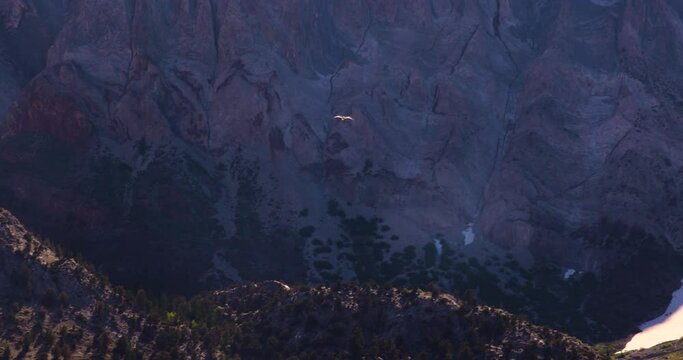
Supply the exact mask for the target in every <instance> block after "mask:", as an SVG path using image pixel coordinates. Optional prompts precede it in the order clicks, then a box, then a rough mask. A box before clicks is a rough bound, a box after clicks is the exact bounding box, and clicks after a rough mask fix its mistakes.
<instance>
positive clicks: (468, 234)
mask: <svg viewBox="0 0 683 360" xmlns="http://www.w3.org/2000/svg"><path fill="white" fill-rule="evenodd" d="M473 225H474V224H472V223H469V224H467V227H466V228H465V230H463V231H462V236H463V237H464V241H465V246H467V245H469V244H471V243H473V242H474V236H475V235H474V230H472V226H473Z"/></svg>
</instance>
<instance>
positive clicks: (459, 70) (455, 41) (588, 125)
mask: <svg viewBox="0 0 683 360" xmlns="http://www.w3.org/2000/svg"><path fill="white" fill-rule="evenodd" d="M0 3H1V4H2V5H1V6H2V10H3V16H4V17H3V19H4V21H5V27H4V30H3V40H4V43H5V44H9V45H6V46H5V48H6V49H3V54H5V57H4V58H8V59H10V60H8V61H7V64H5V65H3V66H2V67H1V69H0V70H1V71H3V74H4V72H6V73H7V74H15V73H17V69H23V67H25V68H26V70H23V72H21V74H22V75H21V76H19V75H12V76H10V75H7V77H2V78H0V84H2V86H7V87H8V89H11V91H7V92H6V93H3V96H4V97H3V101H5V102H6V103H8V104H9V103H11V102H14V105H13V106H11V107H10V108H9V110H8V111H7V114H6V116H5V118H4V120H3V124H2V131H1V133H0V139H1V140H0V169H1V170H2V172H3V174H5V175H4V176H3V177H2V179H0V199H2V201H3V203H4V205H5V206H7V207H10V208H11V209H12V210H13V211H15V212H17V213H19V214H21V215H22V216H23V217H24V218H25V219H27V221H29V222H30V223H32V224H35V225H37V226H38V225H39V228H40V229H41V231H43V232H45V233H46V234H49V235H50V236H51V237H52V238H54V239H55V240H56V241H59V242H63V243H67V244H69V246H72V247H74V248H77V249H79V250H81V251H85V253H86V254H88V256H89V257H90V258H91V259H92V261H94V262H96V263H98V264H101V265H102V266H103V268H104V269H106V271H107V272H108V273H109V274H111V276H112V277H113V278H114V279H115V280H118V281H124V282H127V283H129V284H136V283H137V284H154V285H155V286H157V287H158V288H159V289H163V290H171V291H189V292H191V291H196V290H198V289H201V288H205V287H210V286H215V285H218V284H223V283H225V282H229V281H239V280H245V279H263V278H284V279H286V280H289V279H292V280H301V279H309V280H319V279H321V278H322V279H327V278H347V279H349V278H356V277H359V278H362V276H360V275H359V273H361V272H366V273H373V271H374V270H373V269H374V268H373V267H368V266H366V265H365V264H359V261H360V260H359V259H361V258H364V256H365V255H367V257H368V258H371V259H375V260H376V259H377V258H379V259H384V260H387V261H388V259H389V258H390V256H391V255H390V254H391V253H392V252H394V251H401V250H403V249H404V248H405V247H406V246H417V247H418V249H422V246H423V245H425V244H431V243H432V241H433V239H434V238H438V239H440V240H441V241H443V243H444V244H446V245H448V246H449V247H450V248H455V249H456V250H457V251H459V252H460V251H461V252H465V253H467V252H470V251H472V252H477V251H479V250H476V251H473V250H471V249H472V248H473V247H467V248H461V247H462V245H461V244H462V235H461V232H462V231H463V229H465V228H466V227H467V226H468V224H473V225H472V229H473V231H474V233H475V234H476V241H475V243H476V244H478V245H476V246H484V245H481V244H484V243H486V244H491V245H490V246H491V247H492V248H494V249H496V250H495V251H511V252H512V253H514V254H515V255H516V256H518V257H519V258H520V259H523V260H524V263H525V265H531V264H532V263H533V262H534V261H535V262H536V263H544V262H549V263H553V264H556V265H558V266H560V267H563V268H572V269H576V270H578V271H579V273H582V274H588V273H594V274H597V275H598V281H601V282H603V283H604V284H613V287H599V289H601V291H602V292H598V293H597V294H596V295H593V296H592V297H588V298H587V299H588V300H587V302H586V307H584V306H582V308H586V309H590V310H589V312H591V313H592V314H593V315H595V316H600V314H602V312H601V311H600V309H602V308H604V306H605V304H609V303H614V301H625V302H628V304H626V303H625V304H624V305H625V307H626V305H628V306H631V305H633V304H631V303H630V302H631V301H636V303H637V302H641V300H640V299H641V298H640V296H643V297H644V298H646V299H648V300H650V301H648V302H647V304H651V308H644V309H641V310H640V311H642V312H637V313H635V314H633V317H629V316H621V315H618V316H615V317H614V318H604V319H600V321H602V322H605V323H608V326H609V327H611V328H619V329H622V326H625V327H624V328H628V327H630V326H632V325H633V324H635V323H637V322H638V321H640V320H643V319H644V318H646V317H647V316H649V315H651V314H652V313H656V312H657V310H658V308H659V307H662V306H663V305H664V303H665V302H666V296H667V294H669V293H670V292H671V291H670V290H672V289H673V288H675V287H676V286H677V283H678V277H679V276H680V275H681V272H682V271H681V269H680V266H679V265H677V264H678V262H679V259H678V256H677V255H676V254H675V252H674V251H672V250H673V249H678V248H680V246H681V245H683V242H682V241H683V238H681V228H680V227H681V220H680V219H681V218H682V217H681V207H680V204H679V198H680V196H681V194H680V186H678V175H679V172H680V171H681V165H682V162H683V151H681V149H680V145H679V144H680V141H678V139H679V137H680V136H682V135H683V129H679V127H680V125H679V124H678V120H679V119H680V117H681V113H682V112H683V107H682V106H683V105H682V104H683V102H682V100H681V98H680V93H681V91H680V89H679V88H680V84H681V83H682V82H681V81H680V80H681V79H680V78H681V76H683V75H682V74H683V72H681V66H682V65H683V62H682V61H681V60H682V59H681V45H682V43H681V42H682V41H683V40H682V39H683V34H681V31H683V28H682V27H681V25H682V22H681V16H680V15H681V13H682V12H683V8H681V5H679V4H678V3H677V2H676V1H663V0H661V1H648V2H645V1H597V0H596V1H588V0H582V1H571V2H569V1H566V2H565V1H540V2H539V1H506V0H497V1H493V0H492V1H471V0H461V1H456V0H453V1H446V0H433V1H423V2H419V1H418V2H415V1H402V0H391V1H389V0H372V1H370V0H367V1H361V0H359V1H331V2H321V1H303V0H302V1H286V2H277V3H273V2H269V1H217V0H214V1H211V0H196V1H190V0H168V1H135V0H134V1H123V0H121V1H103V0H87V1H86V0H71V1H64V2H63V3H61V2H47V1H45V2H41V1H30V0H25V1H19V0H14V1H9V0H5V1H2V2H0ZM47 4H52V5H49V6H48V5H47ZM55 4H60V5H55ZM40 29H43V30H40ZM45 29H47V30H45ZM28 38H38V39H40V41H38V42H37V45H36V46H35V47H29V48H26V44H27V42H26V41H28V40H25V39H28ZM13 39H14V40H13ZM16 39H21V40H23V41H22V42H19V44H20V45H15V46H20V50H21V51H20V50H16V49H15V48H12V47H11V46H12V44H16V43H17V42H16V41H17V40H16ZM13 41H14V42H13ZM41 44H45V46H42V45H41ZM41 49H42V50H41ZM23 51H27V52H28V54H30V58H31V59H33V60H34V62H26V61H24V59H25V58H22V57H21V56H22V55H21V54H23V53H24V52H23ZM27 56H29V55H27ZM12 57H14V58H12ZM3 79H7V80H3ZM28 79H31V80H30V82H28V83H27V81H28ZM0 105H1V103H0ZM336 115H345V116H351V117H352V118H353V120H350V121H339V120H336V119H334V116H336ZM337 204H341V207H342V208H343V209H344V210H339V209H338V208H337V207H338V206H337ZM330 205H334V206H330ZM340 211H341V212H340ZM347 213H348V214H347ZM337 215H339V216H337ZM342 215H343V216H342ZM347 215H348V217H347ZM360 216H362V217H360ZM380 224H383V225H380ZM364 225H369V226H370V231H369V232H367V233H368V234H369V237H368V234H366V233H365V232H364V231H365V230H367V229H368V227H364ZM373 226H375V227H377V228H380V227H381V228H382V229H386V231H384V230H382V232H386V234H375V231H374V230H373V229H372V227H373ZM385 227H386V228H385ZM359 228H360V230H359ZM377 232H379V230H378V231H377ZM385 235H386V237H387V238H389V237H390V236H391V238H392V239H394V240H395V241H394V242H391V243H390V244H388V245H387V244H384V243H380V244H379V245H378V246H377V247H372V246H374V245H372V246H366V245H364V244H365V243H364V241H366V240H367V239H374V238H375V237H382V236H385ZM364 236H365V237H364ZM359 239H360V240H359ZM316 241H317V242H318V243H319V244H322V245H321V247H317V248H316V247H315V246H314V245H315V243H316ZM345 241H346V242H348V241H350V242H351V245H348V246H347V245H344V242H345ZM367 241H370V240H367ZM335 243H337V244H341V245H339V246H336V247H335V245H334V244H335ZM375 245H377V244H375ZM344 246H347V247H348V248H349V249H351V250H348V251H350V252H351V255H350V256H347V255H349V254H348V253H346V251H347V250H344V249H345V248H344ZM486 246H489V245H486ZM329 247H331V248H332V249H331V250H329V249H328V248H329ZM368 248H371V249H370V250H368ZM376 249H378V250H376ZM375 250H376V251H375ZM413 250H414V248H413ZM644 253H647V254H654V255H653V256H649V257H644V256H639V254H644ZM326 254H328V255H326ZM655 256H657V257H658V258H656V259H655ZM375 260H372V261H375ZM425 261H426V260H425ZM426 262H427V263H428V261H426ZM392 264H394V262H393V259H392ZM379 268H380V267H379V266H378V269H379ZM371 270H372V271H371ZM641 271H652V276H656V277H659V278H660V279H661V285H657V286H655V287H652V286H650V285H649V284H647V279H644V278H642V277H639V276H636V277H635V278H633V277H629V274H631V275H632V274H638V273H639V272H641ZM141 274H142V275H141ZM387 277H388V276H387ZM643 287H648V289H651V290H648V292H647V293H646V294H642V293H641V292H640V291H641V290H642V288H643Z"/></svg>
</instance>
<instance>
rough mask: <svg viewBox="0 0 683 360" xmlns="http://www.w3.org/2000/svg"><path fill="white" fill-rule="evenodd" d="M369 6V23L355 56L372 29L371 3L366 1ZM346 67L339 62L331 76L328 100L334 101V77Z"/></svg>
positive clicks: (354, 53)
mask: <svg viewBox="0 0 683 360" xmlns="http://www.w3.org/2000/svg"><path fill="white" fill-rule="evenodd" d="M366 4H367V6H368V25H367V26H366V27H365V30H363V35H362V36H361V39H360V42H359V44H358V46H357V47H356V50H355V51H354V52H353V55H354V57H356V56H358V54H359V53H360V50H361V49H362V48H363V45H365V38H366V37H367V36H368V32H369V31H370V27H371V26H372V10H371V8H370V4H369V3H366ZM343 68H344V62H342V63H341V64H339V66H338V67H337V70H335V72H334V74H332V76H330V92H329V95H328V97H327V102H328V103H330V102H332V96H333V95H334V79H335V78H336V77H337V76H338V75H339V73H340V72H341V71H342V69H343Z"/></svg>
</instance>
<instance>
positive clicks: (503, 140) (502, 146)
mask: <svg viewBox="0 0 683 360" xmlns="http://www.w3.org/2000/svg"><path fill="white" fill-rule="evenodd" d="M492 25H493V34H494V37H495V38H496V39H497V40H498V41H499V42H500V43H501V45H502V46H503V48H504V49H505V54H506V55H507V57H508V58H509V59H510V62H511V63H512V65H513V66H514V68H515V71H514V76H513V77H512V80H510V82H509V83H508V86H507V92H506V95H505V105H504V106H503V113H502V120H503V122H504V124H505V125H504V126H505V129H504V130H503V135H502V137H500V138H499V139H498V142H497V144H496V153H495V155H494V158H493V165H492V166H491V170H490V171H489V174H488V177H487V180H486V182H485V185H484V187H483V188H482V194H481V196H480V197H479V206H478V209H477V214H476V216H475V219H477V218H479V215H481V212H482V211H483V209H484V196H485V194H484V192H485V191H486V187H487V185H488V183H489V182H490V181H491V178H492V177H493V174H494V173H495V171H496V169H497V168H498V167H499V166H500V162H501V161H502V159H503V156H504V155H505V152H506V151H507V148H508V142H509V140H510V134H511V133H513V132H514V130H515V125H516V121H515V120H516V119H515V114H514V113H513V114H510V111H511V102H512V97H513V90H514V87H515V84H516V83H517V81H518V80H519V77H520V75H521V73H522V71H521V69H520V67H519V65H518V64H517V61H516V60H515V58H514V57H513V56H512V52H511V51H510V48H509V47H508V45H507V43H506V42H505V40H503V37H502V35H501V33H500V0H496V10H495V13H494V15H493V20H492Z"/></svg>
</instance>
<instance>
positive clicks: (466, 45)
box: [450, 24, 479, 75]
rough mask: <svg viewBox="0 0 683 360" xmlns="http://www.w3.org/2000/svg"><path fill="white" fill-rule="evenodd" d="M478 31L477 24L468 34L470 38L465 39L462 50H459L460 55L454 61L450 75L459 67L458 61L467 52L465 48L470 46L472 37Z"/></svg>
mask: <svg viewBox="0 0 683 360" xmlns="http://www.w3.org/2000/svg"><path fill="white" fill-rule="evenodd" d="M478 30H479V24H477V25H475V26H474V30H472V32H471V33H470V36H469V37H468V38H467V40H466V41H465V45H463V47H462V50H460V54H459V55H458V59H457V60H456V61H455V64H453V66H452V67H451V72H450V74H451V75H452V74H453V73H454V72H455V69H456V68H457V67H458V65H460V61H462V58H463V57H464V56H465V53H466V52H467V47H468V46H470V42H471V41H472V39H473V38H474V35H476V33H477V31H478Z"/></svg>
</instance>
